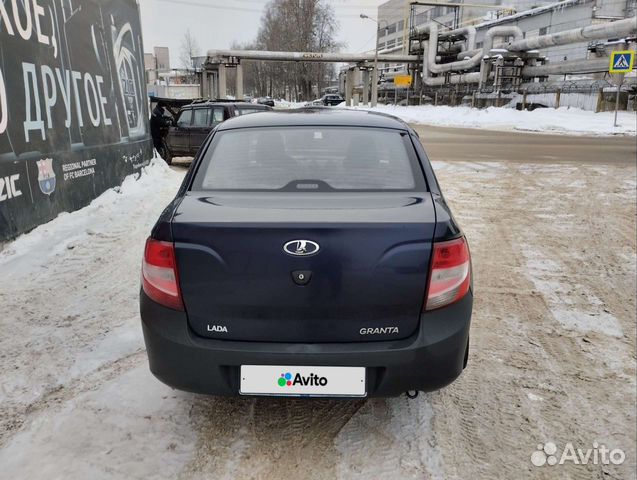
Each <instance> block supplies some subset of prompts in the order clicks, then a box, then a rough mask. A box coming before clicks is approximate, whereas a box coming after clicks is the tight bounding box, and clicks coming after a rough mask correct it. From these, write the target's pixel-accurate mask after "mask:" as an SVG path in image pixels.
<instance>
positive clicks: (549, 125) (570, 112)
mask: <svg viewBox="0 0 637 480" xmlns="http://www.w3.org/2000/svg"><path fill="white" fill-rule="evenodd" d="M348 108H353V109H359V110H371V111H376V112H383V113H388V114H390V115H395V116H396V117H399V118H401V119H402V120H404V121H405V122H407V123H416V124H423V125H435V126H442V127H467V128H486V129H491V130H523V131H530V132H543V133H562V134H573V135H618V134H620V135H635V134H636V130H637V114H636V113H635V112H619V115H618V117H617V123H618V125H619V126H618V127H614V126H613V116H614V113H613V112H600V113H594V112H590V111H587V110H581V109H579V108H567V107H563V108H558V109H552V108H540V109H537V110H534V111H532V112H529V111H526V110H525V111H518V110H515V109H513V108H498V107H489V108H485V109H477V108H470V107H448V106H436V107H434V106H432V105H422V106H409V107H406V106H396V105H379V106H377V107H375V108H370V107H348Z"/></svg>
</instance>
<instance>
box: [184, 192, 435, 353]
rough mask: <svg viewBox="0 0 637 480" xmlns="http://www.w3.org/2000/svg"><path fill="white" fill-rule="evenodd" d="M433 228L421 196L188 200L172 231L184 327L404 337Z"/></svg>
mask: <svg viewBox="0 0 637 480" xmlns="http://www.w3.org/2000/svg"><path fill="white" fill-rule="evenodd" d="M434 227H435V210H434V206H433V202H432V198H431V195H430V194H429V193H409V194H406V193H404V192H403V193H396V192H391V193H387V192H383V193H374V194H369V193H327V194H324V193H255V194H251V195H250V196H249V197H246V196H245V195H241V194H238V193H223V194H215V195H210V194H203V193H201V192H199V193H198V192H189V193H188V194H186V196H185V197H184V199H183V201H182V203H181V205H180V207H179V209H178V211H177V212H176V215H175V217H174V219H173V224H172V230H173V237H174V240H175V247H176V256H177V264H178V270H179V277H180V284H181V291H182V294H183V299H184V303H185V307H186V311H187V315H188V322H189V324H190V326H191V328H192V330H193V331H194V332H195V333H196V334H198V335H200V336H205V337H211V338H219V339H229V340H230V339H231V340H243V341H267V342H303V343H311V342H356V341H373V340H385V339H395V338H404V337H407V336H409V335H410V334H412V333H413V332H414V331H415V329H416V328H417V326H418V324H419V319H420V313H421V310H422V303H423V300H424V294H425V289H426V284H427V276H428V271H429V261H430V255H431V248H432V240H433V235H434ZM299 241H305V242H306V243H305V244H300V243H298V242H299ZM286 244H287V245H288V248H287V251H286V249H284V246H285V245H286ZM314 244H316V245H317V247H318V251H317V252H314V251H313V249H314V248H315V247H314ZM299 247H305V251H301V252H297V250H298V249H299ZM301 250H303V248H301ZM297 253H301V255H298V254H297ZM303 253H305V255H304V254H303ZM299 275H302V276H303V278H301V279H299ZM308 277H309V281H308Z"/></svg>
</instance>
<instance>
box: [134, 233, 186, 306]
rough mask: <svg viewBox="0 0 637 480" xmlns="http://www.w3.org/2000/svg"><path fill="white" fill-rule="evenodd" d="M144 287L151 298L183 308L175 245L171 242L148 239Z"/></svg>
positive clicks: (144, 264) (143, 271) (143, 265)
mask: <svg viewBox="0 0 637 480" xmlns="http://www.w3.org/2000/svg"><path fill="white" fill-rule="evenodd" d="M142 288H143V289H144V292H146V295H148V296H149V297H150V298H151V299H153V300H154V301H156V302H157V303H160V304H162V305H164V306H165V307H168V308H172V309H174V310H183V309H184V304H183V301H182V299H181V292H180V291H179V276H178V274H177V261H176V259H175V246H174V244H173V243H171V242H161V241H159V240H155V239H152V238H149V239H148V240H146V249H145V250H144V260H143V262H142Z"/></svg>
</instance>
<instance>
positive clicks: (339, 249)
mask: <svg viewBox="0 0 637 480" xmlns="http://www.w3.org/2000/svg"><path fill="white" fill-rule="evenodd" d="M140 295H141V299H140V308H141V318H142V324H143V331H144V339H145V342H146V348H147V351H148V359H149V362H150V369H151V371H152V372H153V373H154V374H155V376H156V377H157V378H159V379H160V380H161V381H163V382H165V383H166V384H168V385H171V386H173V387H175V388H178V389H183V390H189V391H194V392H202V393H208V394H216V395H237V394H242V395H290V396H328V397H332V396H340V397H362V396H395V395H399V394H400V393H402V392H405V391H418V390H422V391H427V390H433V389H437V388H441V387H443V386H445V385H447V384H449V383H450V382H452V381H453V380H454V379H455V378H456V377H457V376H458V375H460V373H461V372H462V370H463V369H464V367H465V366H466V364H467V359H468V350H469V324H470V319H471V310H472V303H473V294H472V282H471V260H470V255H469V248H468V245H467V241H466V239H465V237H464V236H463V234H462V231H461V230H460V228H459V226H458V225H457V223H456V222H455V220H454V218H453V216H452V214H451V211H450V209H449V206H448V205H447V203H446V202H445V199H444V197H443V196H442V193H441V191H440V187H439V185H438V182H437V181H436V177H435V175H434V172H433V170H432V168H431V164H430V162H429V159H428V158H427V155H426V153H425V151H424V149H423V147H422V145H421V143H420V141H419V139H418V136H417V135H416V133H415V132H414V131H413V130H412V129H411V128H410V127H409V126H408V125H406V124H405V123H403V122H402V121H400V120H398V119H396V118H394V117H391V116H388V115H383V114H379V113H372V112H363V111H348V110H340V109H327V108H310V109H300V110H286V111H281V112H267V113H263V114H260V115H247V116H243V117H240V118H233V119H230V120H228V121H226V122H224V123H223V124H222V125H220V126H219V127H217V129H215V130H214V132H213V134H212V135H211V136H210V137H209V138H208V139H207V140H206V142H205V144H204V145H203V147H202V149H201V150H200V153H199V154H198V155H197V157H196V158H195V160H194V164H193V166H192V168H191V169H190V171H189V172H188V174H187V175H186V178H185V180H184V182H183V184H182V186H181V188H180V190H179V192H178V194H177V196H176V198H175V199H174V200H173V201H172V203H171V204H170V205H169V206H168V207H167V208H166V209H165V210H164V212H163V213H162V215H161V216H160V218H159V220H158V221H157V223H156V224H155V227H154V228H153V230H152V233H151V236H150V238H149V239H148V240H147V243H146V249H145V254H144V259H143V268H142V290H141V293H140Z"/></svg>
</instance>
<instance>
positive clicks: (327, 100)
mask: <svg viewBox="0 0 637 480" xmlns="http://www.w3.org/2000/svg"><path fill="white" fill-rule="evenodd" d="M320 101H321V103H322V104H323V105H325V106H326V107H329V106H335V105H340V104H341V103H343V102H344V101H345V99H344V98H343V97H341V96H340V95H335V94H328V95H323V96H322V97H321V98H320Z"/></svg>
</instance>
